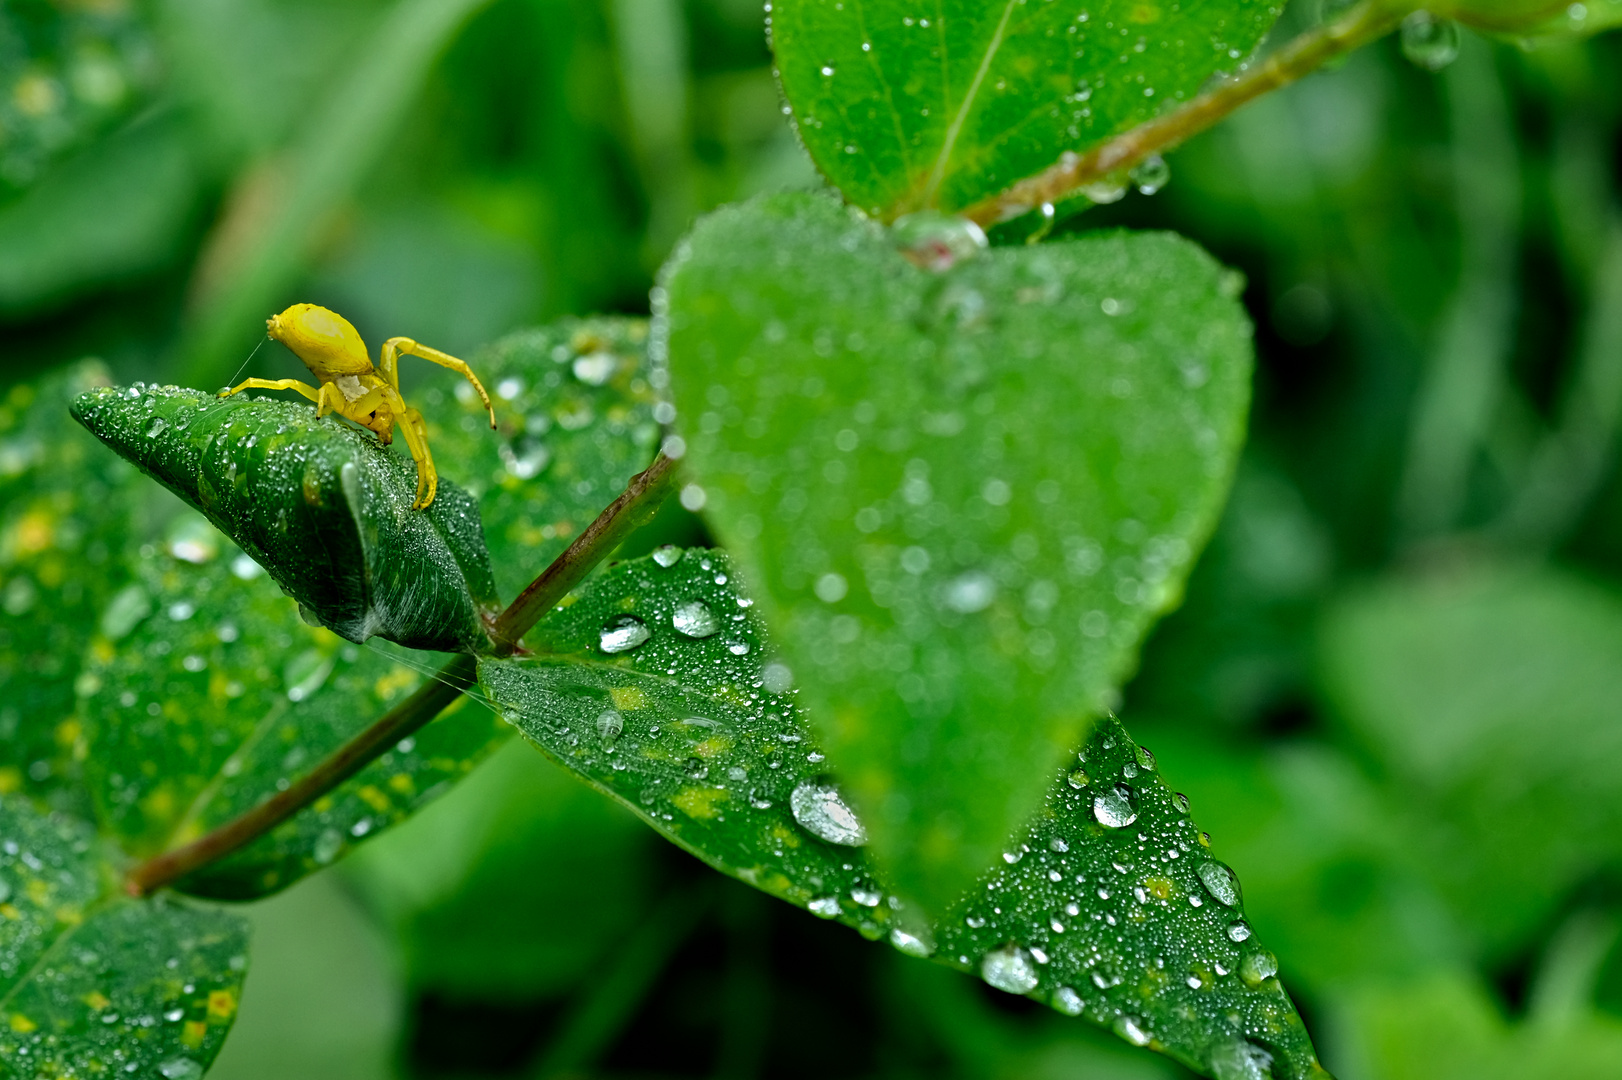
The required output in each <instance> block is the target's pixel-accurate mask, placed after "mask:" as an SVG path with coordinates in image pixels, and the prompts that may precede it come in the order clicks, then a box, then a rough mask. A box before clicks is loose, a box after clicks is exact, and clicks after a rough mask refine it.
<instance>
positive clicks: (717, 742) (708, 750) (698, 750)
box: [693, 735, 732, 759]
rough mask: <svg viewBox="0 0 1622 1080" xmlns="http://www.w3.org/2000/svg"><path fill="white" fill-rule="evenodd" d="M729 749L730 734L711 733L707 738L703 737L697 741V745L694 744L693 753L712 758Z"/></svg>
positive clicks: (730, 746) (730, 742) (730, 745)
mask: <svg viewBox="0 0 1622 1080" xmlns="http://www.w3.org/2000/svg"><path fill="white" fill-rule="evenodd" d="M731 749H732V736H730V735H711V736H710V737H709V738H707V739H705V740H704V741H703V742H701V743H698V744H697V745H695V746H694V747H693V753H695V754H697V755H698V756H699V757H701V758H706V759H708V758H713V757H719V756H720V755H722V754H724V753H726V752H727V751H728V750H731Z"/></svg>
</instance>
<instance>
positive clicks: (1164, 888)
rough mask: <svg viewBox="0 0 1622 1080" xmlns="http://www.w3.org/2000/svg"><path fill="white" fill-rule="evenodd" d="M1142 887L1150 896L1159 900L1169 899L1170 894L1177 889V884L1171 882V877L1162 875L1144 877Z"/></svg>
mask: <svg viewBox="0 0 1622 1080" xmlns="http://www.w3.org/2000/svg"><path fill="white" fill-rule="evenodd" d="M1143 887H1144V889H1145V890H1146V891H1147V892H1148V893H1149V895H1150V896H1153V897H1157V898H1158V899H1161V900H1170V899H1171V898H1172V894H1173V893H1175V892H1176V891H1177V886H1176V885H1175V884H1173V882H1172V880H1171V878H1163V877H1152V878H1145V879H1144V881H1143Z"/></svg>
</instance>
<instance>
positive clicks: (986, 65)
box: [917, 0, 1019, 206]
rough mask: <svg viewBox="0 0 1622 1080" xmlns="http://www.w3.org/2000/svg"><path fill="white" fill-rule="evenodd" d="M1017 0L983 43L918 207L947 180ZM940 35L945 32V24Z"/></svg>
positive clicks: (1010, 1) (930, 200)
mask: <svg viewBox="0 0 1622 1080" xmlns="http://www.w3.org/2000/svg"><path fill="white" fill-rule="evenodd" d="M1018 3H1019V0H1006V3H1005V4H1004V6H1003V11H1002V18H1000V19H998V20H997V29H996V30H995V31H994V32H993V33H992V35H991V40H990V41H989V42H987V44H986V51H985V55H983V56H982V57H981V58H980V67H979V68H978V69H977V70H976V71H975V73H974V79H973V80H972V81H970V83H969V89H968V91H967V92H966V93H965V94H964V95H963V102H962V104H960V105H959V106H958V110H957V115H956V116H954V117H952V122H951V124H950V125H948V126H947V128H946V138H945V139H944V140H942V142H941V149H940V153H939V154H937V155H936V157H935V166H934V168H933V169H931V170H930V173H929V178H928V179H927V180H926V181H925V182H924V189H923V191H922V192H920V194H919V198H918V200H917V203H918V205H920V206H928V205H930V204H932V203H933V202H934V201H935V196H936V195H937V194H938V193H939V191H940V186H941V184H942V182H943V181H944V180H945V179H946V166H947V163H948V162H950V160H951V157H952V151H953V150H955V149H956V148H957V140H958V136H959V135H961V134H962V132H963V125H964V124H966V123H967V122H968V119H969V113H970V112H971V111H972V110H973V108H974V104H975V101H976V100H978V98H979V96H980V86H981V84H982V83H984V82H985V79H986V73H987V72H988V71H990V70H991V62H992V61H993V60H994V59H996V56H997V50H999V49H1001V48H1002V43H1003V35H1004V34H1005V33H1006V31H1007V29H1008V20H1009V19H1010V18H1011V17H1012V16H1013V14H1014V8H1015V6H1016V5H1018ZM941 32H942V33H943V34H944V33H945V27H944V25H943V26H942V28H941Z"/></svg>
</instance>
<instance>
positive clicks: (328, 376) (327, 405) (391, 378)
mask: <svg viewBox="0 0 1622 1080" xmlns="http://www.w3.org/2000/svg"><path fill="white" fill-rule="evenodd" d="M265 329H266V331H267V332H268V333H269V334H270V336H271V338H273V339H274V340H276V341H279V342H281V343H282V344H283V345H286V346H287V347H288V348H289V349H292V350H293V355H295V356H297V357H298V358H299V359H300V360H302V361H304V366H305V367H307V368H309V369H310V373H311V374H312V375H314V376H315V377H316V378H317V379H318V380H320V383H321V385H320V386H319V387H314V386H310V385H309V384H308V383H302V382H299V381H298V380H297V379H245V380H244V381H243V382H242V383H240V384H239V385H237V386H233V387H231V388H230V389H228V390H222V391H220V396H221V397H230V396H231V395H232V394H235V393H238V392H239V391H242V390H297V391H298V392H299V393H301V394H303V395H304V396H305V397H307V398H309V399H310V400H311V401H313V402H315V406H316V409H315V412H316V415H317V416H325V415H327V413H329V412H334V413H337V414H338V415H339V416H341V417H343V418H344V419H345V420H353V421H354V422H355V423H357V424H359V425H360V426H361V427H363V428H368V429H370V430H371V431H374V432H376V433H377V437H378V438H379V439H381V440H382V441H383V445H385V446H387V445H388V444H389V443H391V442H393V441H394V425H395V424H399V425H400V433H401V434H402V435H404V436H405V441H406V446H407V447H408V448H409V449H410V451H411V458H412V460H413V461H415V462H416V463H417V498H416V501H415V502H413V503H412V504H411V508H412V509H413V510H421V509H423V508H424V507H426V506H427V505H428V504H429V503H431V502H433V501H434V492H435V491H436V490H437V489H438V487H439V473H438V472H436V471H435V469H434V458H433V455H432V454H430V453H429V452H428V429H427V425H425V424H424V423H423V419H422V413H420V412H418V411H417V410H416V409H413V408H412V407H411V406H409V405H407V404H406V403H405V399H404V398H402V397H401V396H400V373H399V360H400V354H401V353H404V354H406V355H408V356H420V357H421V358H422V359H424V360H428V361H430V362H432V363H435V364H438V365H439V366H440V367H444V368H450V369H451V370H452V371H454V372H456V373H457V374H458V375H461V376H463V377H464V378H466V379H467V381H468V382H470V383H472V384H473V389H475V390H477V391H478V392H479V398H480V399H481V400H482V401H483V402H484V407H485V408H486V409H488V410H489V412H490V426H491V427H492V428H494V427H495V426H496V410H495V408H494V407H493V406H491V404H490V395H489V394H486V393H485V392H484V387H483V386H482V385H480V383H479V377H478V376H477V375H475V374H473V369H472V368H470V367H468V366H467V363H466V362H465V361H462V360H458V359H457V358H456V357H454V356H452V355H450V354H449V353H443V352H440V351H439V350H438V349H431V348H429V347H428V346H427V345H419V344H417V343H416V342H415V341H412V340H411V339H410V338H407V337H394V338H389V340H387V341H385V342H384V343H383V351H382V355H381V357H380V358H379V360H378V364H377V367H375V368H374V367H372V362H371V360H369V359H368V358H367V355H366V343H365V342H364V341H362V340H361V338H360V334H359V332H358V331H356V329H355V328H354V327H353V326H352V325H350V322H349V320H348V319H346V318H344V317H343V316H342V315H339V314H338V313H337V312H335V311H328V310H327V309H326V308H324V307H320V306H318V305H316V304H294V305H293V306H292V307H290V308H288V309H287V310H286V311H284V312H282V313H281V314H280V315H272V316H271V317H270V318H269V319H266V320H265Z"/></svg>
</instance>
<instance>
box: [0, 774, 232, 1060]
mask: <svg viewBox="0 0 1622 1080" xmlns="http://www.w3.org/2000/svg"><path fill="white" fill-rule="evenodd" d="M0 840H3V843H0V1020H3V1024H0V1069H3V1070H4V1071H5V1073H6V1074H7V1075H8V1076H62V1077H68V1076H101V1075H124V1074H131V1075H139V1076H164V1077H168V1078H170V1080H197V1078H199V1077H201V1076H202V1075H203V1071H204V1069H205V1068H206V1067H207V1065H208V1063H209V1062H210V1061H212V1060H213V1059H214V1055H215V1054H217V1053H218V1052H219V1049H220V1044H221V1042H223V1041H224V1039H225V1034H226V1032H227V1031H228V1030H229V1028H230V1025H231V1021H232V1020H233V1019H234V1018H235V1016H236V1010H237V1002H238V1000H239V998H240V996H241V991H242V979H243V975H244V973H245V971H246V968H247V957H246V950H247V933H246V926H245V924H244V923H243V922H242V920H241V919H239V918H237V917H236V916H234V915H229V914H226V913H224V912H221V911H217V910H209V909H200V908H194V907H190V906H187V905H184V904H179V903H176V902H174V901H169V900H139V901H137V900H129V899H127V898H121V897H118V896H117V895H116V893H115V894H112V895H109V894H108V893H107V887H108V885H109V884H110V883H111V882H112V881H113V880H114V879H113V877H112V875H111V873H110V870H109V868H107V867H105V866H103V865H102V863H101V860H100V858H99V853H98V849H97V846H96V844H95V841H94V838H93V836H92V834H91V832H90V830H89V829H88V828H87V827H86V826H83V825H81V824H79V823H76V822H72V821H70V820H69V819H66V818H62V817H55V816H53V817H42V816H41V815H39V814H37V813H35V812H34V811H33V810H31V809H29V808H28V806H27V805H26V804H25V803H24V802H23V801H22V800H20V799H16V798H7V799H4V800H3V801H0Z"/></svg>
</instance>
